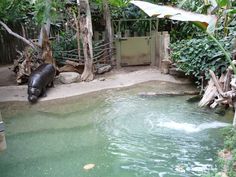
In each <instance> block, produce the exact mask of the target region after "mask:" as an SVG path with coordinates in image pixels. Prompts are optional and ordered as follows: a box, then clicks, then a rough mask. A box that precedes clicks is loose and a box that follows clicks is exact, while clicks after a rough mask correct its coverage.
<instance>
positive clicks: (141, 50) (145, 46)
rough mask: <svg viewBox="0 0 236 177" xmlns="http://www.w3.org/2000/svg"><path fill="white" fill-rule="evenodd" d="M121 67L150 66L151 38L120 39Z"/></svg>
mask: <svg viewBox="0 0 236 177" xmlns="http://www.w3.org/2000/svg"><path fill="white" fill-rule="evenodd" d="M120 57H121V62H120V65H121V66H134V65H150V64H151V38H150V37H128V38H124V39H120Z"/></svg>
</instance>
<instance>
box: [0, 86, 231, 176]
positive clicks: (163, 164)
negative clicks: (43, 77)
mask: <svg viewBox="0 0 236 177" xmlns="http://www.w3.org/2000/svg"><path fill="white" fill-rule="evenodd" d="M175 87H178V86H175ZM144 88H145V89H146V90H145V89H144ZM169 88H170V86H168V84H164V86H163V88H162V89H163V90H168V89H169ZM150 89H151V90H152V91H153V90H155V89H157V88H156V87H155V86H152V87H142V86H140V87H139V88H137V87H134V88H129V89H121V90H108V91H103V92H98V93H93V94H90V95H86V96H81V97H78V98H74V99H72V100H70V101H68V100H66V101H65V100H61V101H59V102H53V101H52V102H45V103H40V104H38V105H33V106H31V105H28V104H27V103H19V105H20V106H19V105H18V106H15V107H14V105H12V108H11V109H10V108H9V107H2V108H1V109H2V110H1V111H2V114H3V117H4V121H5V124H6V138H7V145H8V149H7V150H6V151H5V152H2V153H0V176H1V177H44V176H45V177H54V176H55V177H152V176H153V177H158V176H160V177H179V176H184V177H191V176H203V174H205V173H207V172H209V171H212V170H214V169H216V168H217V166H216V164H215V162H214V160H215V159H216V157H217V151H218V150H219V149H220V148H221V147H222V138H221V136H220V134H221V133H220V131H221V129H222V127H225V126H227V125H228V123H227V122H229V120H228V119H227V117H221V116H218V115H217V114H215V113H214V112H211V111H209V110H206V109H200V108H198V106H197V104H190V103H188V102H186V99H188V98H189V96H177V97H164V96H160V97H155V98H153V97H152V98H149V97H140V96H138V93H139V92H140V91H143V90H144V91H149V90H150ZM89 163H92V164H95V165H96V166H95V167H94V168H93V169H91V170H87V171H86V170H84V169H83V166H84V165H86V164H89Z"/></svg>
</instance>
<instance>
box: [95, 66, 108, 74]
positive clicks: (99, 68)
mask: <svg viewBox="0 0 236 177" xmlns="http://www.w3.org/2000/svg"><path fill="white" fill-rule="evenodd" d="M96 68H97V73H98V74H103V73H105V72H108V71H110V70H111V65H106V64H100V65H97V66H96Z"/></svg>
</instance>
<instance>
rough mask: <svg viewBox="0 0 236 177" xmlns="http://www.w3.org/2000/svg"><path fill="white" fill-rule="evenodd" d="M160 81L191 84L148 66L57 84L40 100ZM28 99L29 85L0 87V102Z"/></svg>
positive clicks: (63, 97) (24, 100)
mask: <svg viewBox="0 0 236 177" xmlns="http://www.w3.org/2000/svg"><path fill="white" fill-rule="evenodd" d="M151 81H160V82H168V83H173V84H184V85H187V84H191V82H190V81H189V80H188V79H176V78H174V77H173V76H171V75H166V74H162V73H161V72H160V71H159V70H157V69H153V68H148V69H143V70H138V71H134V72H130V73H118V74H113V75H110V76H107V77H105V80H101V79H99V78H98V79H95V80H94V81H92V82H79V83H72V84H67V85H56V86H55V88H51V89H49V90H48V91H47V97H44V98H41V99H40V101H50V100H56V99H65V98H70V97H74V96H80V95H84V94H88V93H92V92H98V91H103V90H108V89H116V88H125V87H130V86H134V85H137V84H141V83H145V82H151ZM11 101H19V102H26V101H27V86H26V85H25V86H4V87H0V102H11Z"/></svg>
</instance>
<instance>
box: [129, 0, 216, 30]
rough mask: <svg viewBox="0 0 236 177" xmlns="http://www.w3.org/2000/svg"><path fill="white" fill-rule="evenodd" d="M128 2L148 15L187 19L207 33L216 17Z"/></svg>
mask: <svg viewBox="0 0 236 177" xmlns="http://www.w3.org/2000/svg"><path fill="white" fill-rule="evenodd" d="M130 3H132V4H134V5H135V6H137V7H139V8H140V9H141V10H143V11H144V12H145V13H146V14H147V15H148V16H150V17H157V18H169V19H171V20H178V21H189V22H193V23H194V24H195V25H197V26H198V27H200V28H201V29H203V30H206V31H207V32H208V33H210V34H212V33H214V31H215V26H216V23H217V17H216V16H215V15H204V14H198V13H194V12H188V11H185V10H182V9H179V8H176V7H171V6H163V5H156V4H152V3H149V2H144V1H130Z"/></svg>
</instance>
